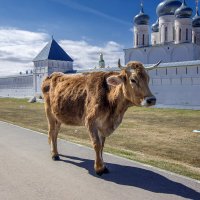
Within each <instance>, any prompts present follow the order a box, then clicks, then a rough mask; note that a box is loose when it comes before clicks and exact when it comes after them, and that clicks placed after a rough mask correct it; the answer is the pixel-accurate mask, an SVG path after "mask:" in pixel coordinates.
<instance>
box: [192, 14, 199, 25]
mask: <svg viewBox="0 0 200 200" xmlns="http://www.w3.org/2000/svg"><path fill="white" fill-rule="evenodd" d="M192 26H193V27H200V16H199V12H198V10H197V12H196V15H195V16H194V17H193V19H192Z"/></svg>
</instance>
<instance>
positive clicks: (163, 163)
mask: <svg viewBox="0 0 200 200" xmlns="http://www.w3.org/2000/svg"><path fill="white" fill-rule="evenodd" d="M0 120H2V121H7V122H11V123H14V124H18V125H20V126H23V127H26V128H30V129H33V130H36V131H40V132H43V133H47V121H46V117H45V113H44V105H43V104H42V103H35V104H31V103H27V100H26V99H10V98H2V99H0ZM193 129H200V111H194V110H176V109H155V108H137V107H132V108H130V109H129V110H128V111H127V113H126V114H125V117H124V119H123V122H122V124H121V125H120V127H119V128H118V129H117V130H116V131H115V132H114V133H113V134H112V135H111V136H110V137H109V138H108V139H107V140H106V144H105V151H107V152H110V153H113V154H116V155H119V156H123V157H126V158H128V159H132V160H135V161H139V162H142V163H145V164H149V165H152V166H156V167H159V168H161V169H165V170H168V171H172V172H175V173H178V174H181V175H185V176H188V177H191V178H194V179H198V180H200V156H199V152H200V134H198V133H193V132H192V130H193ZM59 136H60V138H63V139H66V140H69V141H72V142H76V143H80V144H84V145H87V146H90V147H91V145H90V140H89V136H88V133H87V130H86V129H85V128H83V127H75V126H65V125H63V126H62V128H61V131H60V134H59Z"/></svg>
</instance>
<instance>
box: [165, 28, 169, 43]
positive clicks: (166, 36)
mask: <svg viewBox="0 0 200 200" xmlns="http://www.w3.org/2000/svg"><path fill="white" fill-rule="evenodd" d="M167 38H168V35H167V27H165V42H167Z"/></svg>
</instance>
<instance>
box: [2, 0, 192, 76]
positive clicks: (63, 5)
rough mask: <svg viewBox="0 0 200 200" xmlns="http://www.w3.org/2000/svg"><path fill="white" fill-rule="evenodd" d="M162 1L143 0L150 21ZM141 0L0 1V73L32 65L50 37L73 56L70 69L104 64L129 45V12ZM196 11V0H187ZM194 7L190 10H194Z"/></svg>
mask: <svg viewBox="0 0 200 200" xmlns="http://www.w3.org/2000/svg"><path fill="white" fill-rule="evenodd" d="M160 2H161V0H143V4H144V11H145V13H146V14H148V15H149V16H150V25H152V24H153V23H154V22H155V21H156V19H157V16H156V7H157V5H158V4H159V3H160ZM140 3H141V0H0V5H1V6H0V13H1V14H0V76H4V75H13V74H17V73H19V72H25V71H26V70H30V69H32V68H33V63H32V60H33V59H34V57H35V56H36V55H37V54H38V53H39V52H40V51H41V50H42V48H43V47H44V46H45V45H46V44H47V43H48V41H50V40H51V38H52V36H53V37H54V39H55V40H56V41H57V42H58V43H59V44H60V45H61V47H62V48H63V49H64V50H65V51H66V52H67V53H68V54H69V55H70V56H71V57H72V58H73V59H74V68H76V69H78V68H79V69H80V68H82V69H83V68H94V67H96V66H98V60H99V54H100V52H102V53H103V54H104V60H105V62H106V66H110V67H115V66H116V63H117V60H118V59H119V58H121V59H122V62H123V58H124V53H123V49H126V48H131V47H133V32H132V29H133V17H134V16H135V15H137V14H138V13H139V11H140ZM186 3H187V4H188V5H189V6H190V7H191V8H193V10H195V0H186ZM194 14H195V12H193V15H194Z"/></svg>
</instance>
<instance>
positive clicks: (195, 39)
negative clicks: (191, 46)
mask: <svg viewBox="0 0 200 200" xmlns="http://www.w3.org/2000/svg"><path fill="white" fill-rule="evenodd" d="M194 43H195V44H196V43H197V38H196V36H194Z"/></svg>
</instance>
